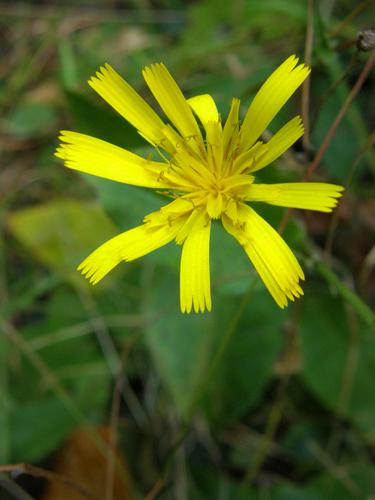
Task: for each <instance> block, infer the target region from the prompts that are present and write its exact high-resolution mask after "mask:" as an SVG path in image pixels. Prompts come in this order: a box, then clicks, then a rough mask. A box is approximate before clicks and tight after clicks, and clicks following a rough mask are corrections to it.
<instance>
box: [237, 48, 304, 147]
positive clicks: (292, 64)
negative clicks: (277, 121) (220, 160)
mask: <svg viewBox="0 0 375 500" xmlns="http://www.w3.org/2000/svg"><path fill="white" fill-rule="evenodd" d="M297 63H298V58H297V57H296V56H291V57H289V58H288V59H287V60H286V61H284V62H283V63H282V64H281V65H280V66H279V67H278V68H277V69H276V70H275V71H274V72H273V73H272V74H271V76H270V77H269V78H268V79H267V80H266V81H265V83H264V84H263V85H262V87H261V88H260V90H259V91H258V93H257V94H256V96H255V97H254V99H253V101H252V103H251V104H250V107H249V109H248V111H247V113H246V116H245V119H244V122H243V125H242V128H241V143H242V147H243V148H245V149H246V148H249V147H250V146H251V145H252V144H254V142H255V141H256V140H257V139H258V137H260V135H261V134H262V133H263V132H264V130H265V129H266V128H267V127H268V125H269V124H270V122H271V121H272V119H273V118H274V116H275V115H276V114H277V113H278V112H279V110H280V109H281V108H282V106H284V104H285V103H286V101H287V100H288V99H289V98H290V96H291V95H292V94H293V93H294V92H295V91H296V89H297V88H298V87H299V86H300V85H301V83H302V82H303V81H304V80H305V78H306V77H307V76H308V74H309V73H310V69H309V68H307V67H306V66H305V65H304V64H300V65H299V66H296V65H297Z"/></svg>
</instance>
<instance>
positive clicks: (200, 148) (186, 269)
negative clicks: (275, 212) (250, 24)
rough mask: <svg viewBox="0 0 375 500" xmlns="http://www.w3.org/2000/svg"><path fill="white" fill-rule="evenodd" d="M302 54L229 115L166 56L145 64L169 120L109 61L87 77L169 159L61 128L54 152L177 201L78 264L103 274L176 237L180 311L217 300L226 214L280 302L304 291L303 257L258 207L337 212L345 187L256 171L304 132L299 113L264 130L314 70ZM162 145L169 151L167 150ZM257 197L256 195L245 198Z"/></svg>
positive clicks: (71, 163) (72, 164)
mask: <svg viewBox="0 0 375 500" xmlns="http://www.w3.org/2000/svg"><path fill="white" fill-rule="evenodd" d="M297 64H298V59H297V58H296V57H295V56H291V57H289V58H288V59H287V60H286V61H284V62H283V64H281V66H279V67H278V68H277V69H276V70H275V71H274V72H273V73H272V74H271V76H270V77H269V78H268V79H267V80H266V82H265V83H264V84H263V85H262V87H261V88H260V90H259V92H258V93H257V95H256V96H255V98H254V100H253V101H252V103H251V105H250V107H249V108H248V110H247V112H246V115H245V117H244V120H243V122H242V123H241V122H240V118H239V108H240V101H239V100H238V99H233V100H232V104H231V107H230V111H229V114H228V117H227V119H226V121H225V123H223V122H222V120H221V117H220V115H219V113H218V110H217V108H216V105H215V102H214V101H213V99H212V97H211V96H209V95H207V94H205V95H199V96H196V97H192V98H191V99H188V100H186V99H185V97H184V96H183V94H182V92H181V90H180V88H179V87H178V85H177V84H176V82H175V80H174V79H173V78H172V76H171V75H170V73H169V72H168V70H167V68H166V67H165V66H164V65H163V64H153V65H151V66H149V67H146V68H145V69H144V70H143V76H144V78H145V80H146V83H147V85H148V87H149V88H150V90H151V92H152V93H153V95H154V97H155V98H156V100H157V101H158V103H159V105H160V107H161V108H162V110H163V111H164V113H165V115H166V117H167V118H168V119H169V122H170V123H166V122H164V121H163V120H161V119H160V118H159V116H158V115H157V114H156V113H155V111H154V110H153V109H152V108H151V107H150V106H149V105H148V104H147V103H146V102H145V101H144V100H143V99H142V97H141V96H140V95H139V94H138V93H137V92H136V91H135V90H134V89H133V88H132V87H131V86H130V85H129V84H128V83H126V82H125V81H124V80H123V79H122V78H121V77H120V76H119V75H118V73H116V72H115V71H114V70H113V69H112V68H111V67H110V66H109V65H105V66H104V67H102V68H100V71H98V72H97V73H96V76H94V77H92V78H91V80H89V84H90V86H91V87H92V88H93V89H94V90H95V91H96V92H97V93H98V94H99V95H100V96H101V97H102V98H103V99H104V100H106V101H107V102H108V103H109V104H110V105H111V106H112V107H113V108H114V109H115V110H116V111H117V112H118V113H120V114H121V115H122V116H123V117H124V118H125V119H126V120H127V121H128V122H130V123H131V124H132V125H133V126H134V127H135V128H136V129H137V130H138V132H139V133H140V134H141V135H142V136H143V137H144V138H145V140H146V141H148V142H149V143H151V144H152V145H153V146H154V147H155V148H156V151H157V152H158V153H160V158H161V159H162V161H154V160H151V159H144V158H141V157H139V156H137V155H135V154H133V153H131V152H129V151H126V150H124V149H122V148H119V147H117V146H114V145H112V144H109V143H108V142H105V141H102V140H100V139H96V138H94V137H90V136H87V135H83V134H79V133H76V132H70V131H62V132H61V136H60V140H61V145H60V147H59V148H58V149H57V151H56V153H55V154H56V156H58V157H59V158H62V159H63V160H64V161H65V165H66V166H67V167H69V168H72V169H76V170H80V171H82V172H86V173H89V174H93V175H97V176H100V177H104V178H107V179H111V180H114V181H118V182H123V183H126V184H132V185H136V186H143V187H148V188H154V189H157V190H158V191H163V190H164V193H165V194H166V195H167V196H168V197H171V196H172V197H173V201H171V202H169V203H168V204H166V205H165V206H163V207H162V208H161V209H160V210H158V211H157V212H153V213H151V214H148V215H146V216H145V218H144V223H143V224H142V225H141V226H138V227H135V228H133V229H130V230H129V231H126V232H124V233H122V234H120V235H118V236H115V237H114V238H113V239H111V240H109V241H107V242H106V243H104V244H103V245H101V246H100V247H99V248H98V249H96V250H95V251H94V252H93V253H92V254H91V255H89V256H88V257H87V258H86V259H85V260H84V261H83V262H82V263H81V264H80V265H79V267H78V269H79V270H80V271H81V272H82V273H83V274H84V275H85V276H86V277H87V278H88V279H89V280H90V281H91V283H93V284H96V283H98V281H100V280H101V279H102V278H103V277H104V276H105V275H106V274H107V273H108V272H109V271H111V269H113V268H114V267H115V266H117V265H118V264H119V263H120V262H121V261H122V260H123V261H127V262H128V261H132V260H134V259H137V258H139V257H141V256H143V255H145V254H147V253H149V252H152V251H153V250H156V249H157V248H159V247H161V246H163V245H165V244H167V243H169V242H171V241H172V240H175V241H176V243H177V244H179V245H182V253H181V269H180V304H181V310H182V312H190V311H191V310H192V309H194V311H195V312H199V311H201V312H203V311H204V310H205V309H208V310H211V291H210V259H209V246H210V231H211V222H212V220H213V219H221V222H222V224H223V226H224V228H225V229H226V231H227V232H228V233H229V234H231V235H232V236H233V237H234V238H235V239H236V240H237V241H238V242H239V243H240V244H241V245H242V247H243V248H244V250H245V252H246V254H247V255H248V257H249V258H250V260H251V261H252V263H253V265H254V267H255V268H256V270H257V271H258V273H259V275H260V277H261V278H262V280H263V282H264V284H265V286H266V287H267V289H268V291H269V292H270V293H271V295H272V297H273V298H274V299H275V301H276V302H277V304H278V305H279V306H280V307H284V306H286V304H287V301H288V299H290V300H294V299H295V298H296V297H299V296H300V295H302V294H303V291H302V289H301V287H300V284H299V281H300V280H303V279H304V274H303V271H302V269H301V267H300V265H299V263H298V262H297V259H296V258H295V256H294V255H293V253H292V252H291V250H290V249H289V247H288V245H287V244H286V243H285V242H284V240H283V239H282V238H281V236H280V235H279V234H278V233H277V232H276V231H275V230H274V229H273V228H272V227H271V226H270V225H269V224H268V223H267V222H266V221H265V220H264V219H263V218H262V217H260V216H259V215H258V214H257V213H256V212H255V211H254V209H253V208H252V207H251V202H252V201H263V202H265V203H269V204H272V205H279V206H283V207H292V208H303V209H310V210H319V211H322V212H330V211H331V210H332V208H333V207H334V206H335V205H336V203H337V198H339V197H340V196H341V194H340V191H342V188H341V187H340V186H336V185H333V184H325V183H313V182H309V183H306V182H300V183H286V184H258V183H256V182H255V176H254V173H256V172H257V171H258V170H260V169H262V168H264V167H266V166H267V165H268V164H270V163H271V162H272V161H273V160H275V159H276V158H278V157H279V156H280V155H281V154H283V153H284V152H285V151H286V150H287V149H288V148H289V147H290V146H291V145H292V144H293V143H294V142H295V141H297V139H299V138H300V137H301V136H302V134H303V126H302V123H301V119H300V117H298V116H297V117H295V118H293V119H292V120H290V121H289V122H288V123H286V125H284V126H283V127H282V128H281V129H280V130H279V131H278V132H277V133H276V134H275V135H274V136H273V137H272V138H271V139H270V140H269V141H268V142H267V143H264V142H263V141H262V140H260V137H261V134H262V133H263V132H264V131H265V129H266V128H267V126H268V125H269V124H270V122H271V121H272V119H273V118H274V116H275V115H276V114H277V113H278V111H279V110H280V108H281V107H282V106H283V105H284V104H285V102H286V101H287V100H288V99H289V97H290V96H291V95H292V94H293V93H294V91H295V90H296V89H297V88H298V87H299V86H300V85H301V83H302V82H303V81H304V80H305V78H306V77H307V76H308V74H309V71H310V70H309V69H308V68H307V67H306V66H304V65H303V64H300V65H297ZM162 151H163V152H162ZM248 202H250V205H249V204H248Z"/></svg>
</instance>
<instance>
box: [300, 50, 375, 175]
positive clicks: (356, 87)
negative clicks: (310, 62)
mask: <svg viewBox="0 0 375 500" xmlns="http://www.w3.org/2000/svg"><path fill="white" fill-rule="evenodd" d="M374 64H375V52H373V54H372V56H371V57H370V59H369V60H368V61H367V62H366V64H365V66H364V67H363V69H362V71H361V73H360V75H359V77H358V79H357V81H356V82H355V84H354V85H353V87H352V89H351V91H350V92H349V94H348V96H347V98H346V99H345V102H344V104H343V105H342V107H341V109H340V111H339V112H338V114H337V116H336V118H335V120H334V122H333V123H332V125H331V127H330V129H329V130H328V132H327V134H326V136H325V138H324V141H323V142H322V144H321V146H320V148H319V150H318V152H317V153H316V156H315V158H314V159H313V161H312V162H311V164H310V166H309V168H308V169H307V172H306V175H305V180H308V179H310V178H311V176H312V175H313V173H314V172H315V170H316V168H317V167H318V165H319V163H320V162H321V160H322V158H323V156H324V153H325V152H326V151H327V148H328V146H329V145H330V143H331V141H332V139H333V138H334V136H335V134H336V131H337V128H338V126H339V125H340V123H341V120H342V119H343V118H344V116H345V113H346V112H347V110H348V108H349V106H350V105H351V103H352V102H353V99H354V98H355V96H356V95H357V94H358V92H359V91H360V89H361V87H362V85H363V84H364V82H365V80H366V78H367V76H368V74H369V73H370V71H371V69H372V67H373V66H374Z"/></svg>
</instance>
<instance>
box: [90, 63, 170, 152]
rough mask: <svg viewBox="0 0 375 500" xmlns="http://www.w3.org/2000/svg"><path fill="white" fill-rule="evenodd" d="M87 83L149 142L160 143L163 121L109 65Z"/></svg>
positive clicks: (103, 67)
mask: <svg viewBox="0 0 375 500" xmlns="http://www.w3.org/2000/svg"><path fill="white" fill-rule="evenodd" d="M88 83H89V85H90V86H91V87H92V88H93V89H94V90H95V91H96V92H97V93H98V94H99V95H100V96H101V97H102V98H103V99H104V100H105V101H107V102H108V104H110V105H111V106H112V107H113V108H114V109H115V110H116V111H117V112H118V113H119V114H120V115H122V116H123V117H124V118H125V119H126V120H127V121H128V122H129V123H131V124H132V125H133V126H134V127H135V128H136V129H138V130H139V132H140V133H141V135H142V136H143V137H144V138H145V139H146V140H148V141H149V142H151V144H160V142H161V141H162V139H163V135H162V133H161V131H160V130H161V128H162V127H163V126H164V123H163V121H162V120H161V119H160V118H159V117H158V115H157V114H156V113H155V111H154V110H153V109H152V108H151V107H150V106H149V105H148V104H147V103H146V101H145V100H144V99H142V97H141V96H140V95H139V94H138V93H137V92H136V91H135V90H134V89H133V88H132V87H131V86H130V85H129V84H128V83H127V82H126V81H125V80H124V79H123V78H121V76H120V75H119V74H118V73H117V72H116V71H115V70H114V69H113V68H112V67H111V66H110V65H109V64H106V65H105V66H102V67H101V68H100V71H97V73H96V76H93V77H92V78H91V79H90V80H89V81H88Z"/></svg>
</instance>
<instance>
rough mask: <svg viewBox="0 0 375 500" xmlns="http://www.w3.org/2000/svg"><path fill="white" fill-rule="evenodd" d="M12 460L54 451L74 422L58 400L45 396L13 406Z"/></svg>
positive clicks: (43, 454) (32, 459)
mask: <svg viewBox="0 0 375 500" xmlns="http://www.w3.org/2000/svg"><path fill="white" fill-rule="evenodd" d="M12 413H13V415H12V420H11V431H12V434H11V436H12V438H11V439H12V441H11V445H12V453H11V456H12V461H14V462H34V461H37V460H40V459H41V458H43V457H45V456H46V455H47V454H49V453H51V452H52V451H54V450H55V449H56V448H57V447H58V446H59V444H60V443H61V442H62V440H63V439H64V438H65V436H66V435H67V434H68V433H69V432H70V431H71V430H72V429H73V428H74V426H75V425H76V424H75V422H74V420H73V419H72V417H71V415H69V413H68V412H67V410H66V409H65V408H64V405H63V404H62V402H61V401H59V400H58V399H55V398H52V397H47V398H40V399H38V400H35V401H30V402H26V401H22V402H21V403H19V404H17V405H14V407H13V412H12Z"/></svg>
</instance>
